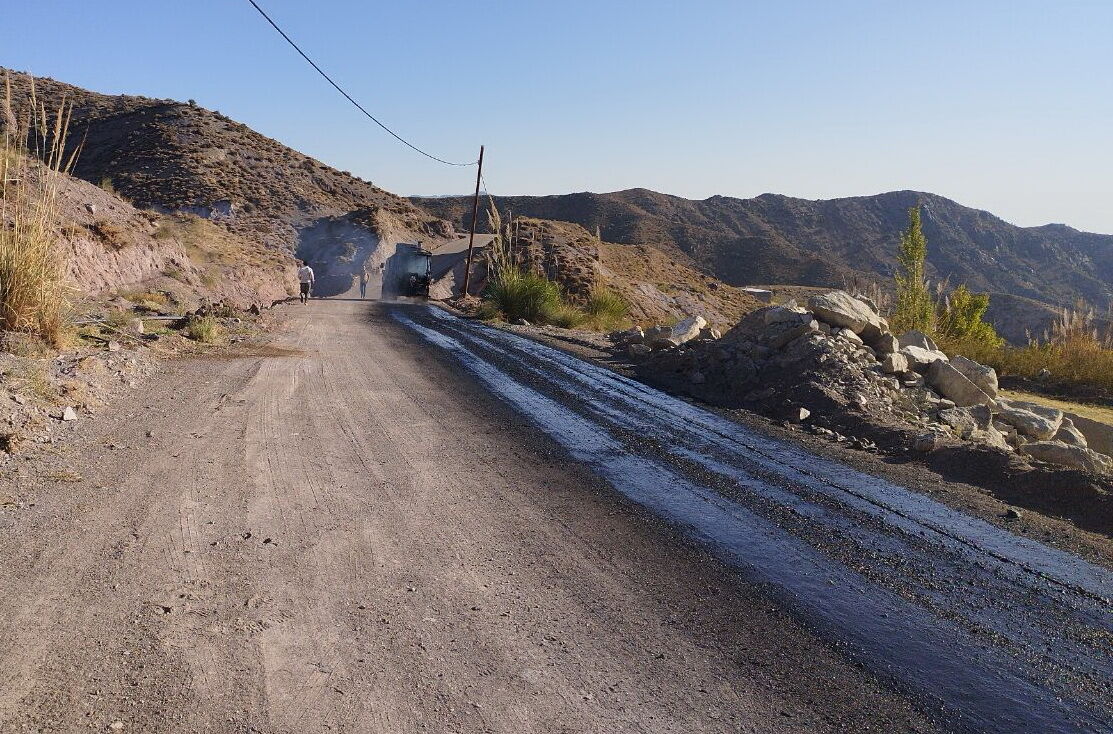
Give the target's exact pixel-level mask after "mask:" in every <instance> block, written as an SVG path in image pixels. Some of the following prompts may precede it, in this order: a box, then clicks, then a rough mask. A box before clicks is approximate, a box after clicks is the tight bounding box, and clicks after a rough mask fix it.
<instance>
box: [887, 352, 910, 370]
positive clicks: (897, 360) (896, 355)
mask: <svg viewBox="0 0 1113 734" xmlns="http://www.w3.org/2000/svg"><path fill="white" fill-rule="evenodd" d="M881 371H882V372H885V373H886V374H890V375H895V374H897V373H900V372H907V371H908V356H907V355H904V354H901V353H900V352H893V353H892V354H886V355H885V358H884V359H883V360H881Z"/></svg>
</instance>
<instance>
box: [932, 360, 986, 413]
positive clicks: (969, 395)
mask: <svg viewBox="0 0 1113 734" xmlns="http://www.w3.org/2000/svg"><path fill="white" fill-rule="evenodd" d="M926 377H927V381H928V382H929V383H931V386H932V387H934V388H935V389H936V390H937V391H938V392H939V394H941V395H942V396H943V397H945V398H948V399H950V400H953V401H954V404H955V405H958V406H960V407H961V406H966V405H991V404H992V403H993V398H991V397H990V396H989V395H987V394H986V393H985V392H983V391H982V389H981V388H979V387H978V386H977V385H975V384H974V383H973V382H971V381H970V380H969V379H967V377H966V375H964V374H962V373H961V372H959V371H958V370H956V369H955V368H954V367H952V366H951V365H950V364H949V363H948V362H946V361H944V360H936V361H935V362H932V363H931V366H930V367H928V370H927V375H926Z"/></svg>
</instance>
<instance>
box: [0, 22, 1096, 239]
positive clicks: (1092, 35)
mask: <svg viewBox="0 0 1113 734" xmlns="http://www.w3.org/2000/svg"><path fill="white" fill-rule="evenodd" d="M259 1H260V3H261V4H262V5H263V7H264V8H265V9H267V10H268V12H270V14H271V15H272V16H273V17H274V18H275V19H276V20H277V21H278V22H279V24H280V25H283V26H284V27H285V28H286V30H287V31H288V32H289V33H290V34H291V35H292V36H293V37H294V39H295V40H296V41H298V42H299V43H300V44H301V45H302V46H303V48H305V49H306V51H308V52H309V53H310V55H312V56H315V57H316V58H317V60H318V62H319V63H320V64H321V65H322V66H324V67H325V69H326V70H328V71H329V72H330V73H332V75H333V76H334V77H335V78H336V79H337V80H338V81H340V83H341V84H342V85H344V86H346V87H348V88H349V90H350V91H351V92H352V94H353V95H354V96H355V97H356V98H357V99H359V100H360V101H362V102H363V103H364V105H365V106H366V107H368V108H369V109H370V110H371V111H372V112H373V113H375V114H377V115H379V116H380V117H381V118H382V119H383V120H384V121H385V122H387V123H388V124H390V125H391V126H393V127H396V128H397V129H398V131H399V132H400V133H402V134H403V135H404V136H406V137H409V138H412V139H413V140H414V142H416V143H417V144H418V145H420V146H422V147H425V148H428V149H429V150H431V151H433V152H435V153H436V154H437V155H439V156H441V157H446V158H451V159H465V160H467V159H471V158H474V157H475V155H476V153H477V149H478V147H479V144H480V143H485V144H486V145H487V148H488V155H487V166H486V170H487V173H486V175H485V178H486V180H487V182H488V184H489V186H490V189H491V191H492V192H493V193H500V194H552V193H567V192H571V191H613V190H617V189H624V188H631V187H635V186H643V187H646V188H651V189H655V190H658V191H663V192H667V193H673V194H678V195H681V196H686V197H690V198H703V197H706V196H710V195H712V194H724V195H729V196H740V197H746V196H755V195H757V194H761V193H764V192H775V193H782V194H788V195H793V196H802V197H807V198H833V197H839V196H852V195H860V194H873V193H878V192H882V191H888V190H893V189H920V190H926V191H932V192H935V193H938V194H942V195H944V196H948V197H950V198H953V199H956V200H958V201H960V202H962V203H964V204H967V205H970V206H975V207H979V208H983V209H988V210H990V211H992V212H994V213H996V214H998V215H1000V216H1002V217H1004V218H1005V219H1007V220H1009V221H1011V222H1015V223H1017V224H1022V225H1035V224H1044V223H1048V222H1065V223H1067V224H1070V225H1072V226H1075V227H1079V228H1081V229H1089V230H1092V231H1098V232H1106V233H1113V177H1111V172H1113V2H1111V1H1110V0H1054V1H1049V0H1041V1H1034V0H1010V1H1005V0H1000V1H998V0H966V1H965V2H952V1H950V0H930V2H906V1H904V0H886V1H884V2H875V1H873V0H860V1H858V0H844V1H840V0H815V1H811V2H805V1H803V0H799V1H793V0H780V1H778V2H770V1H769V0H762V1H761V2H750V1H749V0H722V1H719V0H715V1H712V0H688V1H687V2H679V1H677V0H673V1H669V2H665V1H662V0H622V1H620V0H560V1H559V2H552V1H551V0H550V1H549V2H539V1H536V0H516V1H512V0H507V1H506V2H490V1H488V2H484V1H482V0H478V1H475V2H461V1H460V0H422V2H413V1H412V0H396V1H395V2H366V1H365V2H360V1H359V0H312V1H311V0H259ZM0 65H4V66H9V67H13V68H16V69H20V70H24V71H31V72H33V73H35V74H39V75H43V76H51V77H54V78H57V79H61V80H63V81H68V82H71V83H74V84H78V85H80V86H84V87H88V88H91V89H94V90H97V91H102V92H112V93H132V94H145V95H148V96H152V97H173V98H177V99H188V98H193V99H196V100H197V101H198V103H200V104H202V105H204V106H206V107H209V108H213V109H218V110H220V111H221V112H223V113H224V114H226V115H228V116H230V117H233V118H235V119H238V120H241V121H243V122H245V123H247V124H248V125H250V126H252V127H254V128H255V129H257V130H259V131H260V132H263V133H265V134H267V135H270V136H271V137H274V138H277V139H278V140H280V141H282V142H284V143H286V144H288V145H290V146H292V147H294V148H297V149H299V150H302V151H304V152H306V153H308V154H310V155H312V156H315V157H317V158H319V159H321V160H323V161H325V162H327V163H329V164H331V165H333V166H336V167H337V168H340V169H344V170H350V171H352V172H354V173H357V174H359V175H361V176H363V177H365V178H367V179H369V180H371V181H374V182H375V183H376V184H378V185H380V186H382V187H384V188H386V189H389V190H391V191H394V192H396V193H399V194H415V193H420V194H442V193H462V192H466V191H468V190H470V189H471V187H472V186H473V185H474V183H473V179H472V173H471V169H453V168H446V167H444V166H441V165H439V164H436V163H433V162H432V161H428V160H426V159H424V158H421V157H419V156H418V155H417V154H415V153H413V152H412V151H410V150H408V149H406V148H404V147H402V146H401V145H400V144H398V143H397V142H396V141H394V140H392V139H391V138H389V137H388V136H387V135H386V134H385V133H383V132H382V131H381V130H379V129H378V128H376V127H374V126H373V125H372V124H371V122H370V121H368V120H366V119H365V118H363V117H362V116H360V115H359V113H358V112H357V111H356V110H355V109H354V108H352V107H350V106H349V105H348V103H347V102H346V101H344V100H343V98H341V97H340V96H339V95H338V94H337V93H336V92H335V91H334V90H332V89H331V88H330V87H328V86H327V85H326V84H325V82H324V80H322V79H320V78H319V77H317V76H316V75H315V72H313V71H312V70H311V69H310V68H309V67H308V66H307V65H306V64H305V62H303V61H302V60H301V59H300V58H299V57H298V56H297V55H296V54H295V53H294V52H293V50H292V49H290V48H289V47H288V46H286V45H285V43H284V42H283V41H282V40H281V38H280V37H279V36H278V35H277V34H276V33H275V32H274V31H273V30H272V29H271V28H270V27H269V26H267V25H266V24H265V22H264V21H263V19H262V18H261V17H259V16H258V15H257V14H256V13H255V11H254V10H253V9H252V8H251V6H250V5H249V4H248V3H247V1H246V0H191V1H190V2H174V3H171V2H151V1H150V0H109V1H108V2H96V3H94V2H89V1H88V0H3V4H2V6H0Z"/></svg>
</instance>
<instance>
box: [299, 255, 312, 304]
mask: <svg viewBox="0 0 1113 734" xmlns="http://www.w3.org/2000/svg"><path fill="white" fill-rule="evenodd" d="M298 262H300V263H301V267H300V268H298V283H299V284H300V285H301V295H300V298H301V302H302V303H308V301H309V292H310V291H311V290H313V281H314V280H315V278H314V276H313V268H311V267H309V263H307V262H306V261H305V260H299V261H298Z"/></svg>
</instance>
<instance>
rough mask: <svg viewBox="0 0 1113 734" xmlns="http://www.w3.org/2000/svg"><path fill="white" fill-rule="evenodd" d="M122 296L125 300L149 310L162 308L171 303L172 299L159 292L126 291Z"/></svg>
mask: <svg viewBox="0 0 1113 734" xmlns="http://www.w3.org/2000/svg"><path fill="white" fill-rule="evenodd" d="M120 296H121V297H122V298H124V299H125V300H128V301H131V302H132V303H135V304H138V305H140V306H145V307H147V308H150V307H154V308H156V309H158V308H162V307H164V306H166V305H168V304H169V303H170V297H169V296H167V295H166V294H165V293H160V292H158V291H124V292H122V293H120Z"/></svg>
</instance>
